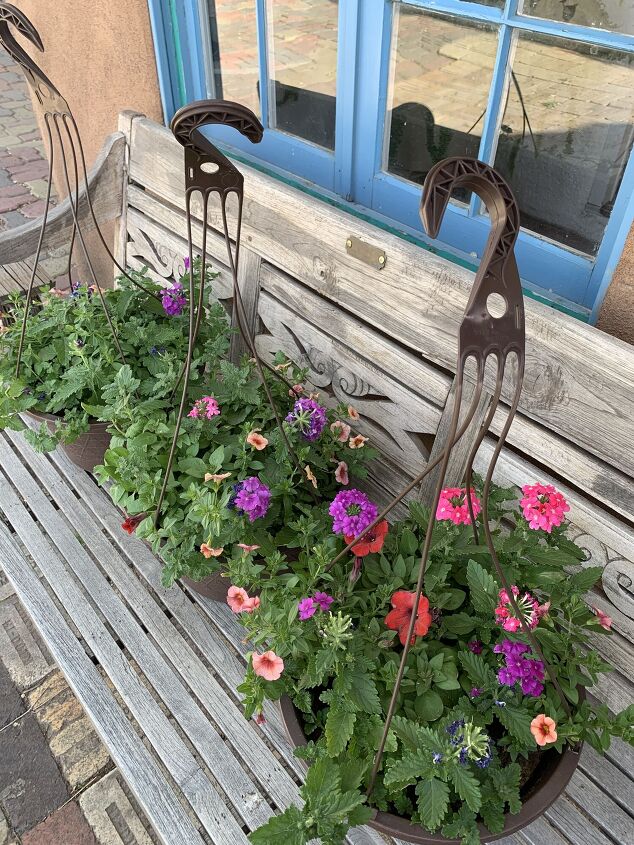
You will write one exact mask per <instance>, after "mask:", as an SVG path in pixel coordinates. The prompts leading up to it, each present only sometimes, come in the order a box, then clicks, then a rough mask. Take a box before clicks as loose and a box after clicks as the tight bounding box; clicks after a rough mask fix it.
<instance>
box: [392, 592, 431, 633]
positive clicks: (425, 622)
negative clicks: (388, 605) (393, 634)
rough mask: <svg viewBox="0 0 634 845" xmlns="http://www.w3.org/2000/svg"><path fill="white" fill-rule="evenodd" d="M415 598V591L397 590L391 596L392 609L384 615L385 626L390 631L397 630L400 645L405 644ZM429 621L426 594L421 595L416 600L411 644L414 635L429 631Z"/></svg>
mask: <svg viewBox="0 0 634 845" xmlns="http://www.w3.org/2000/svg"><path fill="white" fill-rule="evenodd" d="M415 598H416V593H408V592H406V591H405V590H397V591H396V592H395V593H394V595H393V596H392V598H391V602H392V607H393V608H394V610H390V612H389V613H388V615H387V616H386V617H385V624H386V626H387V627H388V628H390V630H392V631H398V638H399V640H400V641H401V645H405V641H406V639H407V632H408V630H409V626H410V622H411V619H412V612H413V610H414V599H415ZM431 623H432V617H431V613H430V612H429V599H428V598H427V597H426V596H421V597H420V598H419V600H418V613H417V614H416V622H415V624H414V635H413V637H412V640H411V644H412V645H414V642H415V641H416V637H424V636H425V634H426V633H427V631H429V626H430V625H431Z"/></svg>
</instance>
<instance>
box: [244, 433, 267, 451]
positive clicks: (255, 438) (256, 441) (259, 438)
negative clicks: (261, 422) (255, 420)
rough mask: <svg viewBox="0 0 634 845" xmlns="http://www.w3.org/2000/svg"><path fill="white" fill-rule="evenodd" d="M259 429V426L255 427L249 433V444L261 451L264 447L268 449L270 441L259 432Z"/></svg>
mask: <svg viewBox="0 0 634 845" xmlns="http://www.w3.org/2000/svg"><path fill="white" fill-rule="evenodd" d="M259 430H260V429H259V428H255V429H253V431H250V432H249V433H248V434H247V443H248V444H249V446H253V448H254V449H257V450H258V452H261V451H262V449H266V447H267V446H268V445H269V441H268V440H267V439H266V437H264V436H263V435H262V434H258V432H259Z"/></svg>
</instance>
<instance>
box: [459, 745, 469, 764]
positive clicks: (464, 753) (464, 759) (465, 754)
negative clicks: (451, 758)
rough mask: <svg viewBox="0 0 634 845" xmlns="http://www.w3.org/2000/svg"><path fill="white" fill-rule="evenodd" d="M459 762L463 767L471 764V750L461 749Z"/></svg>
mask: <svg viewBox="0 0 634 845" xmlns="http://www.w3.org/2000/svg"><path fill="white" fill-rule="evenodd" d="M458 762H459V763H460V765H461V766H466V765H467V763H468V762H469V749H468V748H461V749H460V754H458Z"/></svg>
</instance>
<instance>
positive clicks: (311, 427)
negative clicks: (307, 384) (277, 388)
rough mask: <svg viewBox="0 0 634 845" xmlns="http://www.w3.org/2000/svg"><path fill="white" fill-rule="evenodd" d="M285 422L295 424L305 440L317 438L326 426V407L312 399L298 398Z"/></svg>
mask: <svg viewBox="0 0 634 845" xmlns="http://www.w3.org/2000/svg"><path fill="white" fill-rule="evenodd" d="M286 422H288V423H291V424H292V425H296V426H297V428H299V430H300V431H301V433H302V437H303V438H304V439H305V440H317V438H318V437H319V435H320V434H321V433H322V431H323V430H324V428H325V426H326V422H327V418H326V409H325V408H322V406H321V405H319V404H318V403H317V402H315V400H314V399H298V400H297V402H295V404H294V405H293V410H292V411H291V412H290V414H288V416H287V417H286Z"/></svg>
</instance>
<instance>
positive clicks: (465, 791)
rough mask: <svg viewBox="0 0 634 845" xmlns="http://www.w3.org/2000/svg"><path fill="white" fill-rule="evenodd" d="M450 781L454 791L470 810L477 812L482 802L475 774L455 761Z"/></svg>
mask: <svg viewBox="0 0 634 845" xmlns="http://www.w3.org/2000/svg"><path fill="white" fill-rule="evenodd" d="M450 777H451V782H452V783H453V785H454V787H455V790H456V792H457V793H458V795H459V796H460V797H461V798H462V800H463V801H465V802H466V804H467V806H468V807H469V809H470V810H473V812H474V813H477V812H478V810H479V809H480V805H481V803H482V795H481V793H480V784H479V783H478V781H477V779H476V778H475V776H474V775H473V774H472V773H471V772H470V771H469V769H467V768H466V766H461V765H460V763H457V764H456V766H455V767H454V768H452V769H451V772H450Z"/></svg>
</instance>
